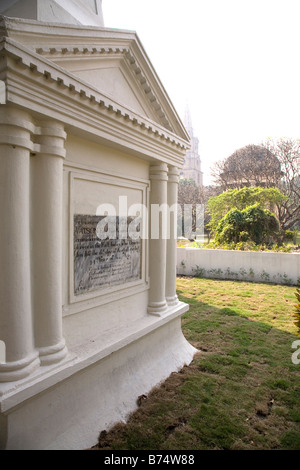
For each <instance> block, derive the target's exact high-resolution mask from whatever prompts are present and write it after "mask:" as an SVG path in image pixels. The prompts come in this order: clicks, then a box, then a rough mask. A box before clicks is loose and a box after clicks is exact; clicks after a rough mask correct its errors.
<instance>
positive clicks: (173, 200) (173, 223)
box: [166, 166, 179, 306]
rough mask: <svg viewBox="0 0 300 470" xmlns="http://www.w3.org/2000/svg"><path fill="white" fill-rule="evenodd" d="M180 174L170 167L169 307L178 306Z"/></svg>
mask: <svg viewBox="0 0 300 470" xmlns="http://www.w3.org/2000/svg"><path fill="white" fill-rule="evenodd" d="M178 181H179V172H178V169H177V168H176V167H174V166H169V173H168V206H169V212H170V215H169V218H168V219H169V220H168V222H169V230H168V239H167V272H166V300H167V303H168V305H170V306H173V305H177V304H178V297H177V294H176V247H177V199H178Z"/></svg>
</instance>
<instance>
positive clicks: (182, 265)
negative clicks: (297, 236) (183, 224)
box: [177, 248, 300, 285]
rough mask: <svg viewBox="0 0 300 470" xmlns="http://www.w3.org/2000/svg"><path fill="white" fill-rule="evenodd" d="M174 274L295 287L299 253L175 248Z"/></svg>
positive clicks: (299, 258)
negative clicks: (175, 265) (175, 268)
mask: <svg viewBox="0 0 300 470" xmlns="http://www.w3.org/2000/svg"><path fill="white" fill-rule="evenodd" d="M177 274H178V275H185V276H199V277H208V278H213V279H236V280H240V281H255V282H274V283H276V284H287V285H296V284H297V282H298V279H299V278H300V253H275V252H255V251H232V250H209V249H205V248H204V249H201V248H177Z"/></svg>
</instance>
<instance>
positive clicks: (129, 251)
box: [74, 214, 141, 295]
mask: <svg viewBox="0 0 300 470" xmlns="http://www.w3.org/2000/svg"><path fill="white" fill-rule="evenodd" d="M104 217H105V216H97V215H85V214H75V215H74V292H75V295H79V294H84V293H87V292H93V291H95V290H98V289H103V288H107V287H112V286H116V285H120V284H125V283H128V282H132V281H137V280H139V279H140V278H141V239H140V237H134V239H132V238H131V237H129V236H128V231H127V229H126V232H124V220H123V221H122V229H121V223H120V222H121V221H120V218H119V217H118V216H116V217H111V216H110V217H109V219H110V224H109V225H111V226H113V227H115V230H114V238H111V234H110V233H109V232H107V238H105V239H101V238H104V237H103V236H102V237H101V238H99V236H98V235H97V226H98V224H99V222H103V219H104ZM106 219H108V217H106ZM123 219H124V218H123ZM125 219H126V220H125V227H128V226H129V224H130V223H131V222H132V221H133V219H134V218H133V217H126V218H125ZM109 235H110V236H109Z"/></svg>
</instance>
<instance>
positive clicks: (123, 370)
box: [0, 302, 196, 450]
mask: <svg viewBox="0 0 300 470" xmlns="http://www.w3.org/2000/svg"><path fill="white" fill-rule="evenodd" d="M187 310H188V306H187V305H186V304H184V303H181V302H180V303H179V304H178V305H176V306H175V307H172V308H171V307H170V308H169V309H168V311H167V312H166V314H165V315H164V316H161V317H154V316H152V315H145V316H144V317H142V318H141V319H140V320H139V321H136V322H134V324H132V325H129V326H128V325H127V326H126V325H124V327H123V328H120V329H119V331H118V334H117V336H116V332H115V331H114V332H113V331H111V332H110V331H106V332H105V334H104V333H102V334H101V336H99V338H98V339H97V340H95V341H93V343H92V344H91V345H90V346H89V347H88V348H87V347H86V345H85V346H83V347H80V346H78V348H77V349H76V348H75V350H71V351H69V355H68V356H67V357H66V358H65V360H64V361H63V362H62V363H61V364H60V365H56V366H44V367H40V369H39V370H38V371H36V372H35V373H34V374H32V376H31V377H30V378H27V379H26V380H25V379H24V380H23V381H19V382H15V383H8V384H3V385H1V384H0V405H1V414H0V448H2V449H11V450H22V449H24V450H27V449H28V450H30V449H33V450H47V449H52V450H54V449H61V450H62V449H66V450H76V449H77V450H80V449H86V448H90V447H92V446H93V445H95V444H96V443H97V439H98V436H99V433H100V432H101V431H102V430H104V429H105V430H108V429H110V428H111V427H112V426H113V425H114V424H115V423H117V422H119V421H126V419H127V418H128V415H129V414H130V413H131V412H132V411H134V410H135V409H136V408H137V398H138V397H139V396H140V395H142V394H147V393H148V392H149V391H150V390H151V389H152V388H153V387H154V386H156V385H158V384H159V383H160V382H162V381H163V380H165V379H166V378H167V377H168V376H169V375H170V374H171V373H172V372H174V371H178V370H180V369H181V368H182V367H183V366H184V365H185V364H189V363H190V362H191V361H192V359H193V356H194V354H195V352H196V349H195V348H193V347H192V346H191V345H190V344H189V343H188V342H187V341H186V339H185V338H184V336H183V334H182V330H181V315H182V314H183V313H185V312H186V311H187ZM1 387H2V388H1Z"/></svg>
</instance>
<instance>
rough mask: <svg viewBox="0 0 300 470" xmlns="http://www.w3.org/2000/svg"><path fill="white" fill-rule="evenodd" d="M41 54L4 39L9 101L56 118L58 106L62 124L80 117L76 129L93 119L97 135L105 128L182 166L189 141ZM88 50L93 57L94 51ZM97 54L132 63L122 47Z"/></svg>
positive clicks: (4, 75) (1, 44)
mask: <svg viewBox="0 0 300 470" xmlns="http://www.w3.org/2000/svg"><path fill="white" fill-rule="evenodd" d="M81 47H83V46H81ZM75 49H76V48H75ZM85 49H86V47H83V49H82V53H86V52H84V50H85ZM41 52H42V51H41V50H40V51H39V53H38V52H35V51H34V50H32V49H30V48H28V47H25V46H24V45H22V44H20V43H19V42H17V41H15V40H14V39H11V38H9V37H3V38H2V40H1V42H0V57H1V58H2V70H1V79H2V80H3V79H4V81H5V82H6V87H7V102H8V103H9V102H11V103H14V104H20V105H22V106H24V105H25V106H27V107H28V108H30V107H32V109H36V110H37V112H39V113H42V109H43V107H45V106H46V108H47V111H49V110H50V112H52V113H53V115H54V114H55V113H56V118H57V115H58V113H57V111H56V108H58V109H60V115H62V114H61V113H62V112H63V116H64V120H65V119H66V118H67V115H68V113H69V117H68V119H67V122H69V123H70V122H72V123H75V121H76V118H77V120H78V123H77V124H76V123H75V124H72V125H74V127H76V126H77V125H78V127H80V126H81V125H82V123H83V122H84V123H85V127H86V128H88V125H87V124H86V123H87V122H88V120H90V121H91V119H93V129H95V130H97V131H95V132H98V133H99V132H100V130H102V133H103V134H104V132H105V129H106V130H107V135H110V137H111V138H112V139H114V138H115V139H116V141H117V140H119V142H121V141H122V142H123V143H124V147H126V145H127V146H128V147H130V146H131V145H134V146H135V148H137V149H139V148H140V149H142V148H145V149H146V150H147V149H149V156H151V154H152V150H154V153H153V155H154V154H155V153H157V155H160V156H161V157H162V158H163V159H164V158H165V159H166V161H168V159H169V160H170V163H172V162H173V163H174V164H177V165H181V164H182V163H183V158H184V155H185V153H186V150H187V149H188V148H189V140H188V138H185V137H184V136H180V135H178V134H177V133H175V132H174V131H172V130H169V129H167V128H166V127H165V126H163V125H160V124H158V123H157V122H155V121H153V120H151V119H148V118H146V117H145V116H143V115H139V114H138V113H136V112H134V111H133V110H131V109H129V108H126V107H124V106H122V105H120V103H118V102H116V101H114V100H113V99H112V98H111V97H109V96H106V95H104V94H102V93H100V91H99V90H97V89H96V88H94V87H92V86H91V85H90V84H88V83H86V82H84V81H83V80H81V79H79V78H78V77H76V76H75V75H74V74H72V73H70V72H68V71H66V70H65V69H64V68H62V67H60V66H59V65H58V64H56V63H55V62H53V61H51V60H49V59H48V58H47V57H45V56H44V55H43V54H41ZM90 52H91V53H95V51H94V52H93V51H90ZM46 53H47V54H48V51H47V52H46V49H45V54H46ZM53 53H55V52H54V51H52V52H51V51H50V54H53ZM61 53H63V52H62V51H61ZM65 53H66V52H65ZM68 53H71V54H74V53H75V54H76V50H73V49H72V50H71V51H70V52H68ZM97 53H100V54H112V53H116V54H117V53H122V54H123V55H124V57H126V60H129V61H130V57H131V55H130V52H129V51H128V50H127V48H123V50H122V51H119V50H118V49H116V50H115V51H112V50H108V51H107V50H106V51H103V50H100V51H97ZM5 59H6V60H5ZM4 63H5V64H4ZM75 109H76V112H74V111H75ZM91 122H92V121H91ZM115 136H118V138H117V137H115ZM107 140H109V139H107Z"/></svg>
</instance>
